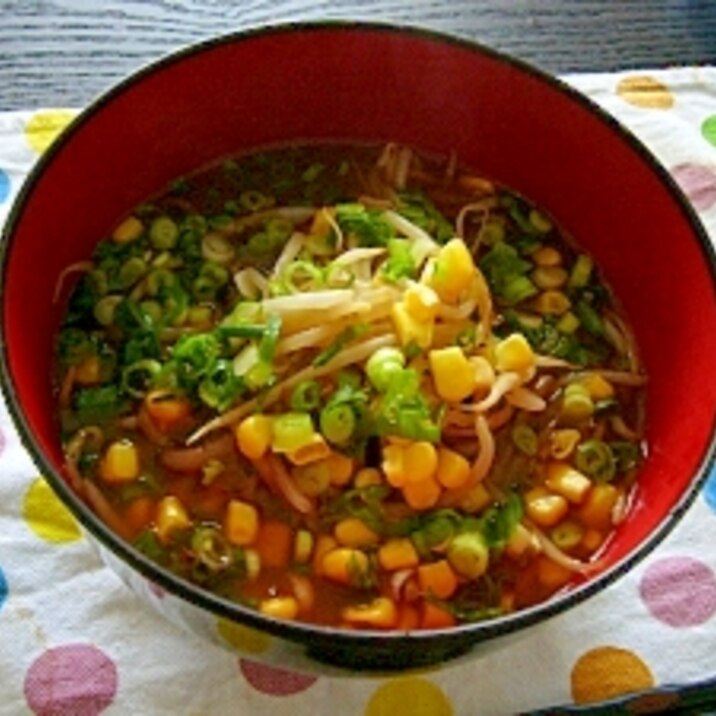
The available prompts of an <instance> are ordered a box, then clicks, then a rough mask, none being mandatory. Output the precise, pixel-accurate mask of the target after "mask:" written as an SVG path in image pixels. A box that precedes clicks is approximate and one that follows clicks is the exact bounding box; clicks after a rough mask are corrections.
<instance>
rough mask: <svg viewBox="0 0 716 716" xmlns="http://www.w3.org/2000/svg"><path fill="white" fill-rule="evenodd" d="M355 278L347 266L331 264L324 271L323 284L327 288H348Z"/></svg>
mask: <svg viewBox="0 0 716 716" xmlns="http://www.w3.org/2000/svg"><path fill="white" fill-rule="evenodd" d="M355 280H356V277H355V274H354V273H353V271H351V269H350V268H349V267H348V266H344V265H343V264H336V263H331V264H328V266H326V268H325V271H324V282H325V284H326V286H328V287H329V288H350V287H351V286H352V285H353V283H354V282H355Z"/></svg>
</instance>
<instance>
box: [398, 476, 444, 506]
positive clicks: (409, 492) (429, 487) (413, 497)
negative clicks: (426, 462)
mask: <svg viewBox="0 0 716 716" xmlns="http://www.w3.org/2000/svg"><path fill="white" fill-rule="evenodd" d="M441 494H442V487H441V485H440V483H439V482H438V481H437V480H436V479H435V478H434V477H432V476H430V477H428V478H427V479H426V480H421V481H420V482H406V483H405V485H403V499H404V500H405V501H406V502H407V503H408V504H409V505H410V506H411V507H412V508H413V509H414V510H429V509H430V508H431V507H435V505H436V504H437V502H438V500H439V499H440V495H441Z"/></svg>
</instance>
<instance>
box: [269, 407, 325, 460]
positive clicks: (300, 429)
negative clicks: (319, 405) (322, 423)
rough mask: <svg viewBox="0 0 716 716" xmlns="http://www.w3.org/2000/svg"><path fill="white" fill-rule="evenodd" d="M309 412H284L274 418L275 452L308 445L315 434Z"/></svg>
mask: <svg viewBox="0 0 716 716" xmlns="http://www.w3.org/2000/svg"><path fill="white" fill-rule="evenodd" d="M315 432H316V431H315V430H314V428H313V421H312V420H311V416H310V415H309V414H308V413H284V414H283V415H277V416H276V417H275V418H274V420H273V442H272V447H273V450H274V452H294V451H296V450H298V449H299V448H302V447H303V446H304V445H307V444H308V443H310V442H311V440H312V439H313V436H314V435H315Z"/></svg>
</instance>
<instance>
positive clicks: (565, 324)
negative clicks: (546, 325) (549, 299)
mask: <svg viewBox="0 0 716 716" xmlns="http://www.w3.org/2000/svg"><path fill="white" fill-rule="evenodd" d="M579 326H580V321H579V319H578V318H577V317H576V316H575V315H574V314H573V313H572V312H571V311H567V313H564V314H562V316H561V317H560V319H559V321H557V330H558V331H559V332H560V333H574V332H575V331H576V330H577V328H579Z"/></svg>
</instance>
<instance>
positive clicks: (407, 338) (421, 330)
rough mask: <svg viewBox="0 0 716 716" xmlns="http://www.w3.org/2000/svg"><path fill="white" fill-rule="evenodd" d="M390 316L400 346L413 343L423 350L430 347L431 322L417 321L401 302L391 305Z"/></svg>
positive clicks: (431, 335) (431, 338) (431, 340)
mask: <svg viewBox="0 0 716 716" xmlns="http://www.w3.org/2000/svg"><path fill="white" fill-rule="evenodd" d="M392 316H393V323H394V324H395V331H396V333H397V334H398V338H399V339H400V344H401V345H403V346H406V345H408V343H413V342H414V343H415V344H416V345H417V346H418V347H420V348H423V349H427V348H429V347H430V344H431V343H432V342H433V321H418V320H417V319H416V318H414V317H413V316H412V315H411V314H410V313H409V312H408V309H407V308H406V306H405V304H404V303H402V302H400V303H394V304H393V308H392Z"/></svg>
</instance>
